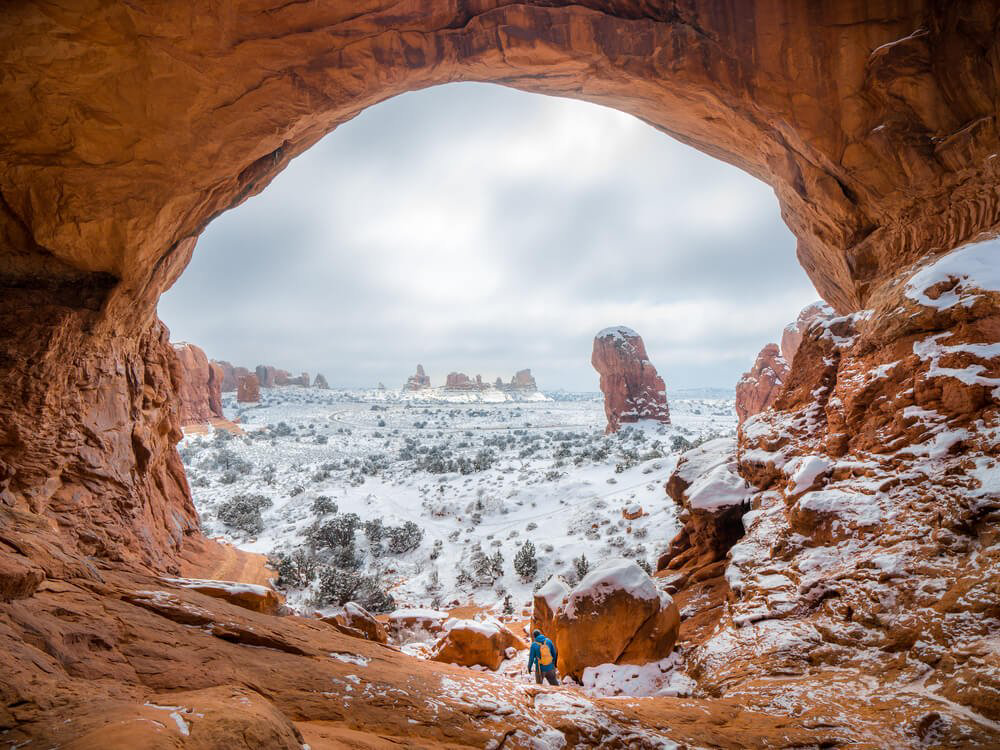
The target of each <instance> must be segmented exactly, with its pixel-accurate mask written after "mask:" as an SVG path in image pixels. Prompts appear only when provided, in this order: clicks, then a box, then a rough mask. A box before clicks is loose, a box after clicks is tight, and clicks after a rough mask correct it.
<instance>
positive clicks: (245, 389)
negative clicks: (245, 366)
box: [236, 373, 260, 404]
mask: <svg viewBox="0 0 1000 750" xmlns="http://www.w3.org/2000/svg"><path fill="white" fill-rule="evenodd" d="M236 400H237V401H238V402H239V403H241V404H255V403H257V402H258V401H260V381H258V380H257V376H256V375H254V374H253V373H250V374H249V375H244V376H243V377H242V378H240V384H239V389H238V390H237V391H236Z"/></svg>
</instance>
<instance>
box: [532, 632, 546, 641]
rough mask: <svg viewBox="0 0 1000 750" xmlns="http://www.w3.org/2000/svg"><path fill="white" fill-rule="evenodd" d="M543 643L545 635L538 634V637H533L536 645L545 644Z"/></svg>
mask: <svg viewBox="0 0 1000 750" xmlns="http://www.w3.org/2000/svg"><path fill="white" fill-rule="evenodd" d="M545 641H546V638H545V633H539V634H538V635H536V636H535V642H536V643H545Z"/></svg>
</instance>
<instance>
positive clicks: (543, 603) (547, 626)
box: [531, 576, 572, 637]
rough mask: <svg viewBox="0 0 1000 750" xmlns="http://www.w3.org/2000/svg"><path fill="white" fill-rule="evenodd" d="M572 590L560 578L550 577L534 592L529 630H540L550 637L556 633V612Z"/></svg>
mask: <svg viewBox="0 0 1000 750" xmlns="http://www.w3.org/2000/svg"><path fill="white" fill-rule="evenodd" d="M571 591H572V588H570V585H569V584H568V583H566V581H565V580H564V579H563V578H562V577H560V576H552V577H551V578H549V580H548V581H546V583H545V585H544V586H542V587H541V588H540V589H538V591H536V592H535V596H534V602H533V604H534V606H533V607H532V609H531V630H532V631H535V630H541V631H542V632H543V633H545V635H547V636H550V637H551V635H552V634H553V633H555V631H556V612H558V611H559V608H560V607H561V606H562V603H563V601H565V599H566V597H567V596H569V595H570V592H571Z"/></svg>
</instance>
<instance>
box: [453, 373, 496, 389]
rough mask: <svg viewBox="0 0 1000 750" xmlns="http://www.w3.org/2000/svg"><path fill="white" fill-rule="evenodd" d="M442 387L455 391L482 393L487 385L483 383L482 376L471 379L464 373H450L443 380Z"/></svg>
mask: <svg viewBox="0 0 1000 750" xmlns="http://www.w3.org/2000/svg"><path fill="white" fill-rule="evenodd" d="M444 387H445V388H451V389H452V390H455V391H482V390H485V389H486V388H489V385H488V384H487V383H484V382H483V376H482V375H476V377H475V379H473V378H470V377H469V376H468V375H466V374H465V373H464V372H450V373H448V377H447V378H446V379H445V383H444Z"/></svg>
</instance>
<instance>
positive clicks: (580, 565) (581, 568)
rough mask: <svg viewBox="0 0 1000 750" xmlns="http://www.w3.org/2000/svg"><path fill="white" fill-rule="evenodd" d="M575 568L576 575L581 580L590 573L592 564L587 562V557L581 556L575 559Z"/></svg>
mask: <svg viewBox="0 0 1000 750" xmlns="http://www.w3.org/2000/svg"><path fill="white" fill-rule="evenodd" d="M573 568H574V569H575V570H576V574H577V576H578V577H579V578H581V579H582V578H583V577H584V576H585V575H587V573H588V572H589V571H590V562H589V561H588V560H587V556H586V555H580V556H579V557H575V558H573Z"/></svg>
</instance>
